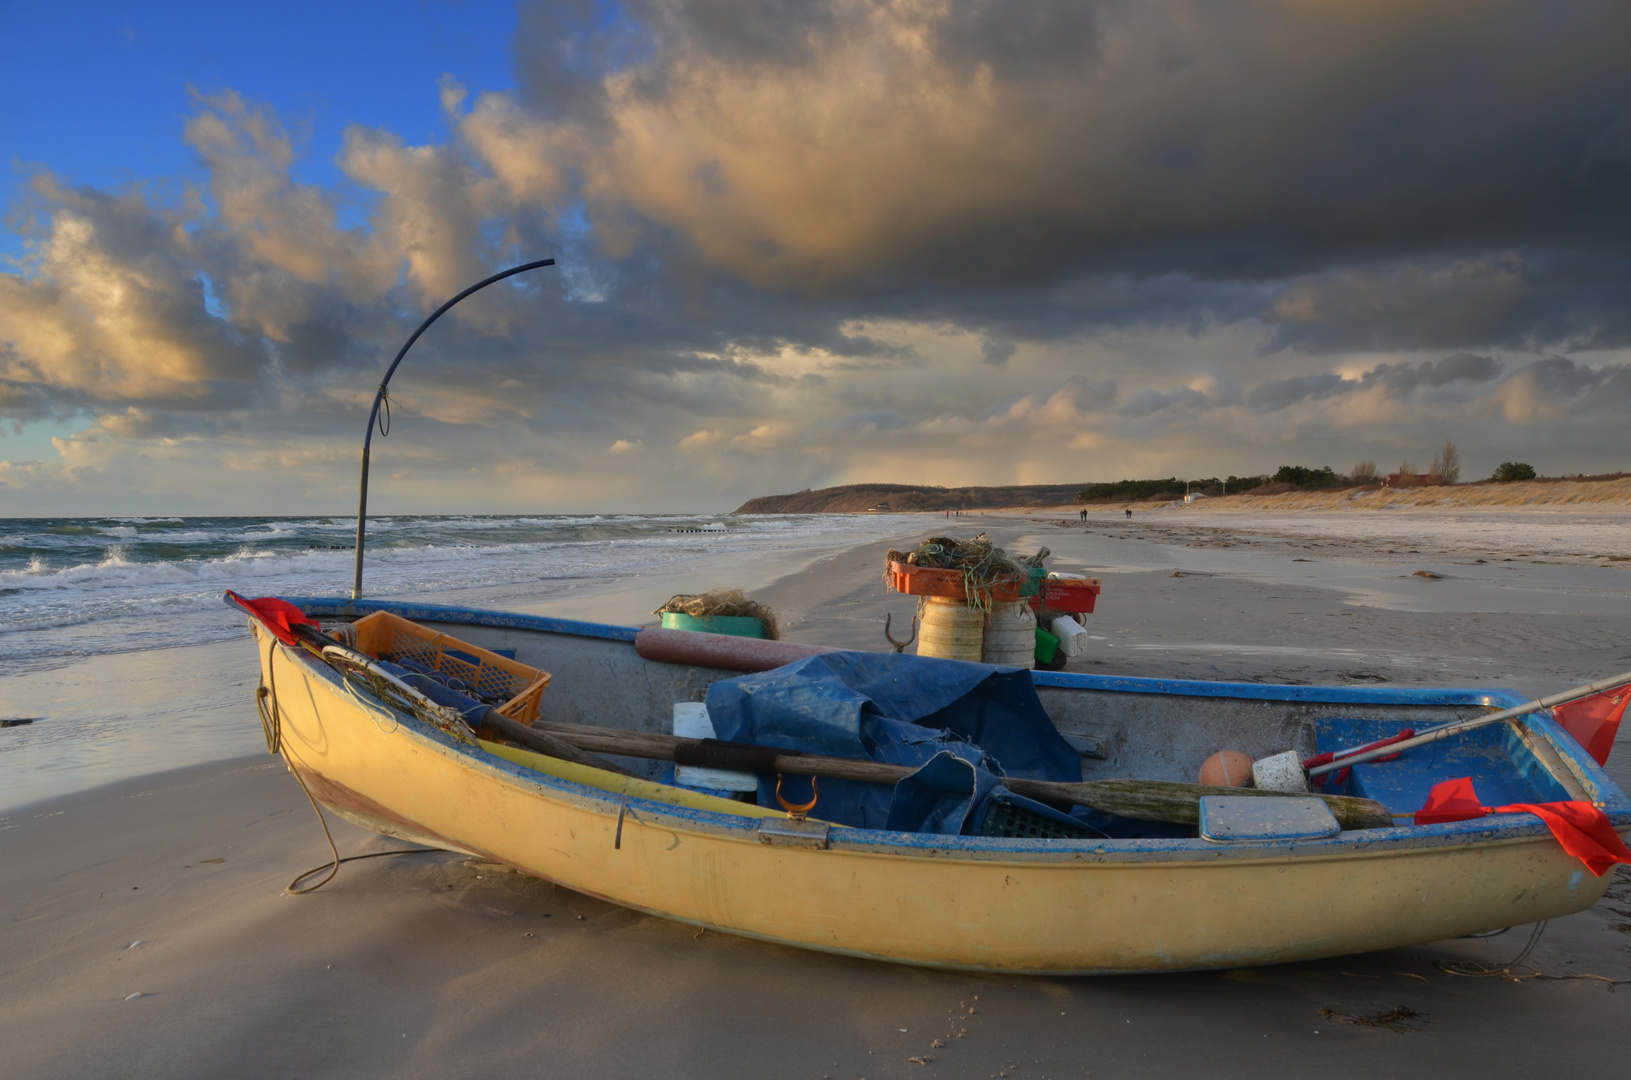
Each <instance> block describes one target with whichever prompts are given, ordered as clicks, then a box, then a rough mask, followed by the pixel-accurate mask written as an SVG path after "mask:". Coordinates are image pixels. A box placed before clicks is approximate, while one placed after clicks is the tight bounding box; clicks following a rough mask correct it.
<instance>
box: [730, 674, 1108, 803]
mask: <svg viewBox="0 0 1631 1080" xmlns="http://www.w3.org/2000/svg"><path fill="white" fill-rule="evenodd" d="M708 716H709V719H710V720H712V721H713V725H714V733H715V734H716V735H717V736H718V737H719V738H721V739H728V740H732V741H735V742H745V743H755V744H758V745H760V746H774V747H778V748H782V749H788V750H801V751H803V752H805V753H808V754H824V755H827V756H831V757H847V758H861V759H865V760H870V761H881V762H887V763H889V764H892V765H911V766H918V767H919V768H918V771H917V772H916V773H914V774H913V775H911V776H909V777H907V778H906V779H904V780H902V781H900V783H898V784H896V785H894V786H893V787H891V786H888V785H883V784H866V783H861V782H858V781H852V780H834V779H823V780H821V781H820V782H819V783H820V787H819V791H818V794H819V798H818V800H817V804H816V808H815V809H814V810H812V811H811V814H812V816H815V817H819V818H821V819H822V820H824V821H831V822H835V823H837V824H843V825H852V826H859V827H864V828H874V829H896V830H902V831H911V832H936V833H951V834H957V833H977V832H979V830H980V824H981V822H982V821H983V820H984V817H985V813H986V811H987V809H988V807H989V804H990V802H991V800H997V801H1000V802H1006V803H1010V804H1013V805H1017V806H1022V807H1024V808H1025V809H1027V810H1030V811H1031V812H1033V813H1037V814H1041V815H1042V816H1044V817H1048V818H1052V819H1055V820H1058V821H1060V822H1065V823H1070V824H1080V823H1079V822H1076V821H1074V820H1073V819H1072V818H1070V817H1068V816H1066V815H1064V814H1061V813H1059V812H1058V811H1055V810H1052V809H1050V808H1048V807H1046V806H1043V805H1042V804H1040V803H1036V802H1033V801H1032V800H1030V799H1024V798H1021V797H1020V796H1017V795H1014V794H1013V793H1012V792H1010V791H1009V790H1008V789H1007V788H1005V787H1003V786H1002V778H1003V777H1005V776H1016V777H1024V778H1026V779H1030V780H1061V781H1078V780H1080V779H1081V778H1082V760H1081V757H1080V756H1079V755H1078V754H1077V753H1076V751H1074V750H1072V749H1071V747H1070V745H1069V744H1068V743H1066V742H1065V740H1064V739H1063V738H1061V737H1060V735H1059V732H1058V731H1057V730H1056V729H1055V728H1054V726H1053V722H1052V721H1051V720H1049V719H1048V715H1047V713H1046V712H1044V711H1043V709H1042V703H1041V702H1040V701H1039V700H1038V699H1037V696H1036V687H1035V686H1034V685H1032V683H1031V673H1030V672H1029V671H1027V670H1025V669H1023V668H999V667H995V666H993V665H990V664H971V663H965V662H962V661H957V660H938V659H934V658H931V657H919V656H907V655H897V654H892V653H862V652H839V653H823V654H821V655H820V656H812V657H809V658H807V659H804V660H800V661H797V662H795V663H792V664H788V665H786V666H785V667H780V668H776V669H775V670H773V671H766V672H761V673H759V674H756V675H745V676H743V677H741V678H739V679H730V680H726V681H724V682H717V683H714V684H713V685H712V686H711V687H709V688H708ZM775 785H776V778H775V777H761V778H760V783H759V803H760V805H762V806H776V805H778V803H777V800H776V793H775ZM782 794H783V796H784V797H785V798H786V799H787V800H788V801H789V802H793V803H802V802H807V801H809V799H810V781H809V780H808V778H805V777H792V776H789V777H786V778H785V779H784V781H783V789H782Z"/></svg>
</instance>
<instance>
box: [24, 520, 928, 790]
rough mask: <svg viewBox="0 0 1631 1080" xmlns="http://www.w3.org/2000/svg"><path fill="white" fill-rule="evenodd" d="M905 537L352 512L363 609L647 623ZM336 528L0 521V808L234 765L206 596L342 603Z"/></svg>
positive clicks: (211, 607) (904, 526)
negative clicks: (362, 531) (688, 600)
mask: <svg viewBox="0 0 1631 1080" xmlns="http://www.w3.org/2000/svg"><path fill="white" fill-rule="evenodd" d="M916 528H921V523H920V522H919V521H918V519H917V518H915V517H912V516H909V515H887V514H877V515H872V514H867V515H848V514H845V515H765V516H736V515H728V516H723V517H720V516H681V515H639V514H626V515H509V516H454V515H449V516H412V517H380V518H371V519H369V522H368V538H367V542H366V544H365V551H366V562H365V568H364V572H365V576H364V582H363V585H364V595H365V596H367V597H369V598H372V599H402V600H429V601H434V602H440V603H451V604H458V605H462V606H468V607H484V608H496V609H499V610H525V611H542V612H545V613H550V612H557V613H560V614H564V615H567V616H569V617H573V618H589V619H597V618H598V620H599V621H612V622H622V623H629V622H640V621H650V620H649V619H647V618H645V613H646V612H648V611H650V610H651V609H652V608H655V607H656V606H658V605H660V604H661V603H662V602H663V601H665V600H666V599H668V596H669V595H670V593H671V592H673V591H680V590H682V589H686V590H690V591H697V590H701V589H705V588H708V587H711V586H714V585H720V584H725V585H742V586H746V587H749V588H750V589H751V588H752V587H753V586H754V585H755V584H764V583H768V577H774V576H776V574H777V573H779V572H785V569H788V568H793V567H796V566H797V565H800V564H801V563H804V562H808V561H810V560H813V559H814V558H816V557H818V556H819V555H821V554H824V553H826V552H830V551H832V550H834V549H842V548H846V547H851V546H854V545H857V544H862V543H870V542H873V541H877V540H882V539H885V538H887V537H890V536H894V535H897V534H899V533H902V532H904V531H909V530H912V529H916ZM355 534H356V519H355V518H349V517H317V516H312V517H281V518H274V517H253V518H252V517H240V518H217V517H209V518H205V517H149V518H125V517H119V518H41V519H11V520H0V720H16V719H23V718H32V717H36V716H37V717H38V718H39V719H37V720H36V721H35V722H34V723H32V724H28V725H19V726H13V727H4V728H0V808H5V807H13V806H17V805H19V804H21V803H24V802H28V801H32V800H34V799H39V798H44V797H48V796H50V795H53V794H60V793H65V792H67V791H72V790H79V789H82V788H84V787H88V786H92V785H94V784H96V783H106V782H108V781H110V780H114V779H122V778H124V777H127V776H135V775H141V774H143V773H145V772H151V771H157V770H159V769H164V768H169V767H175V766H179V765H186V764H195V763H198V762H201V761H209V760H216V759H220V758H224V757H230V756H235V755H238V754H243V753H248V752H251V751H253V750H254V749H255V748H256V747H257V746H258V745H259V743H260V741H261V736H260V731H259V726H258V725H257V724H256V722H255V719H254V708H253V701H254V684H255V683H254V681H255V678H256V667H255V654H254V651H253V650H252V649H251V648H250V647H249V645H248V642H247V633H246V630H245V618H244V616H243V614H242V613H241V612H239V611H238V610H237V609H236V608H229V607H227V606H226V605H225V604H224V603H223V602H222V594H223V592H224V591H225V590H227V589H233V590H234V591H236V592H239V593H241V594H243V595H245V596H251V597H256V596H267V595H275V596H330V597H337V596H347V595H349V592H350V588H351V583H352V575H353V566H354V558H355V552H354V550H353V548H352V544H353V541H354V538H355ZM767 575H768V577H767ZM758 578H766V580H764V581H758V580H756V579H758ZM620 586H621V588H622V593H623V595H622V597H621V599H620V600H618V601H617V602H616V603H612V600H614V599H617V591H618V588H619V587H620ZM597 597H605V598H608V599H607V601H606V602H605V603H601V602H599V601H597Z"/></svg>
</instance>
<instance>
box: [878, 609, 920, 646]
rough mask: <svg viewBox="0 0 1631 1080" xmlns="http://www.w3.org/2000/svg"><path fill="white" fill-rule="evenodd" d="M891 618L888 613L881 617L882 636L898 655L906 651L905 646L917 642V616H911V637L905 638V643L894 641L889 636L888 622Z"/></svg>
mask: <svg viewBox="0 0 1631 1080" xmlns="http://www.w3.org/2000/svg"><path fill="white" fill-rule="evenodd" d="M892 618H893V616H892V615H889V614H888V613H885V615H884V617H883V636H884V637H886V638H888V639H889V644H891V645H893V646H894V647H895V651H896V652H898V653H900V652H905V651H906V646H908V645H910V644H911V643H912V642H913V641H915V640H917V616H916V615H913V616H912V636H911V637H909V638H907V639H906V640H905V641H896V640H895V638H894V635H892V634H890V632H889V628H890V620H891V619H892Z"/></svg>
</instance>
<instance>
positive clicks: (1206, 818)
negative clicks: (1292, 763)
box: [1201, 795, 1342, 844]
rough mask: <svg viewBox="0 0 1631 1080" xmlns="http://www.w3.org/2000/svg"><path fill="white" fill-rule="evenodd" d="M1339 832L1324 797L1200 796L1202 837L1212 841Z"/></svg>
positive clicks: (1300, 837)
mask: <svg viewBox="0 0 1631 1080" xmlns="http://www.w3.org/2000/svg"><path fill="white" fill-rule="evenodd" d="M1341 831H1342V826H1341V825H1339V824H1337V819H1336V817H1335V816H1334V815H1333V814H1332V813H1331V808H1330V807H1329V806H1327V805H1325V800H1324V799H1317V798H1315V797H1314V796H1312V795H1310V796H1308V797H1307V798H1297V797H1295V796H1288V797H1285V798H1279V797H1273V798H1271V797H1267V796H1262V795H1206V796H1203V797H1202V798H1201V839H1203V840H1210V841H1212V842H1213V843H1215V844H1232V843H1245V842H1257V843H1261V842H1263V841H1266V840H1270V841H1272V840H1322V839H1324V838H1325V837H1327V836H1335V835H1336V834H1337V833H1339V832H1341Z"/></svg>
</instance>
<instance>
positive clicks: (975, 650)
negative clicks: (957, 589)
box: [917, 596, 985, 661]
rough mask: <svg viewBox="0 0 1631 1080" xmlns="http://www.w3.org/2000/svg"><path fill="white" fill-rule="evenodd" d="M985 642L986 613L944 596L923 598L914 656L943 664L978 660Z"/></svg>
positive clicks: (966, 603) (964, 601)
mask: <svg viewBox="0 0 1631 1080" xmlns="http://www.w3.org/2000/svg"><path fill="white" fill-rule="evenodd" d="M984 640H985V612H984V611H982V610H981V609H979V608H977V607H969V606H968V601H966V600H961V599H956V598H953V597H946V596H930V597H926V598H925V600H924V604H923V625H922V626H920V627H919V628H918V631H917V654H918V655H919V656H938V657H940V658H941V659H943V660H974V661H978V660H979V659H980V646H981V644H982V642H984Z"/></svg>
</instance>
